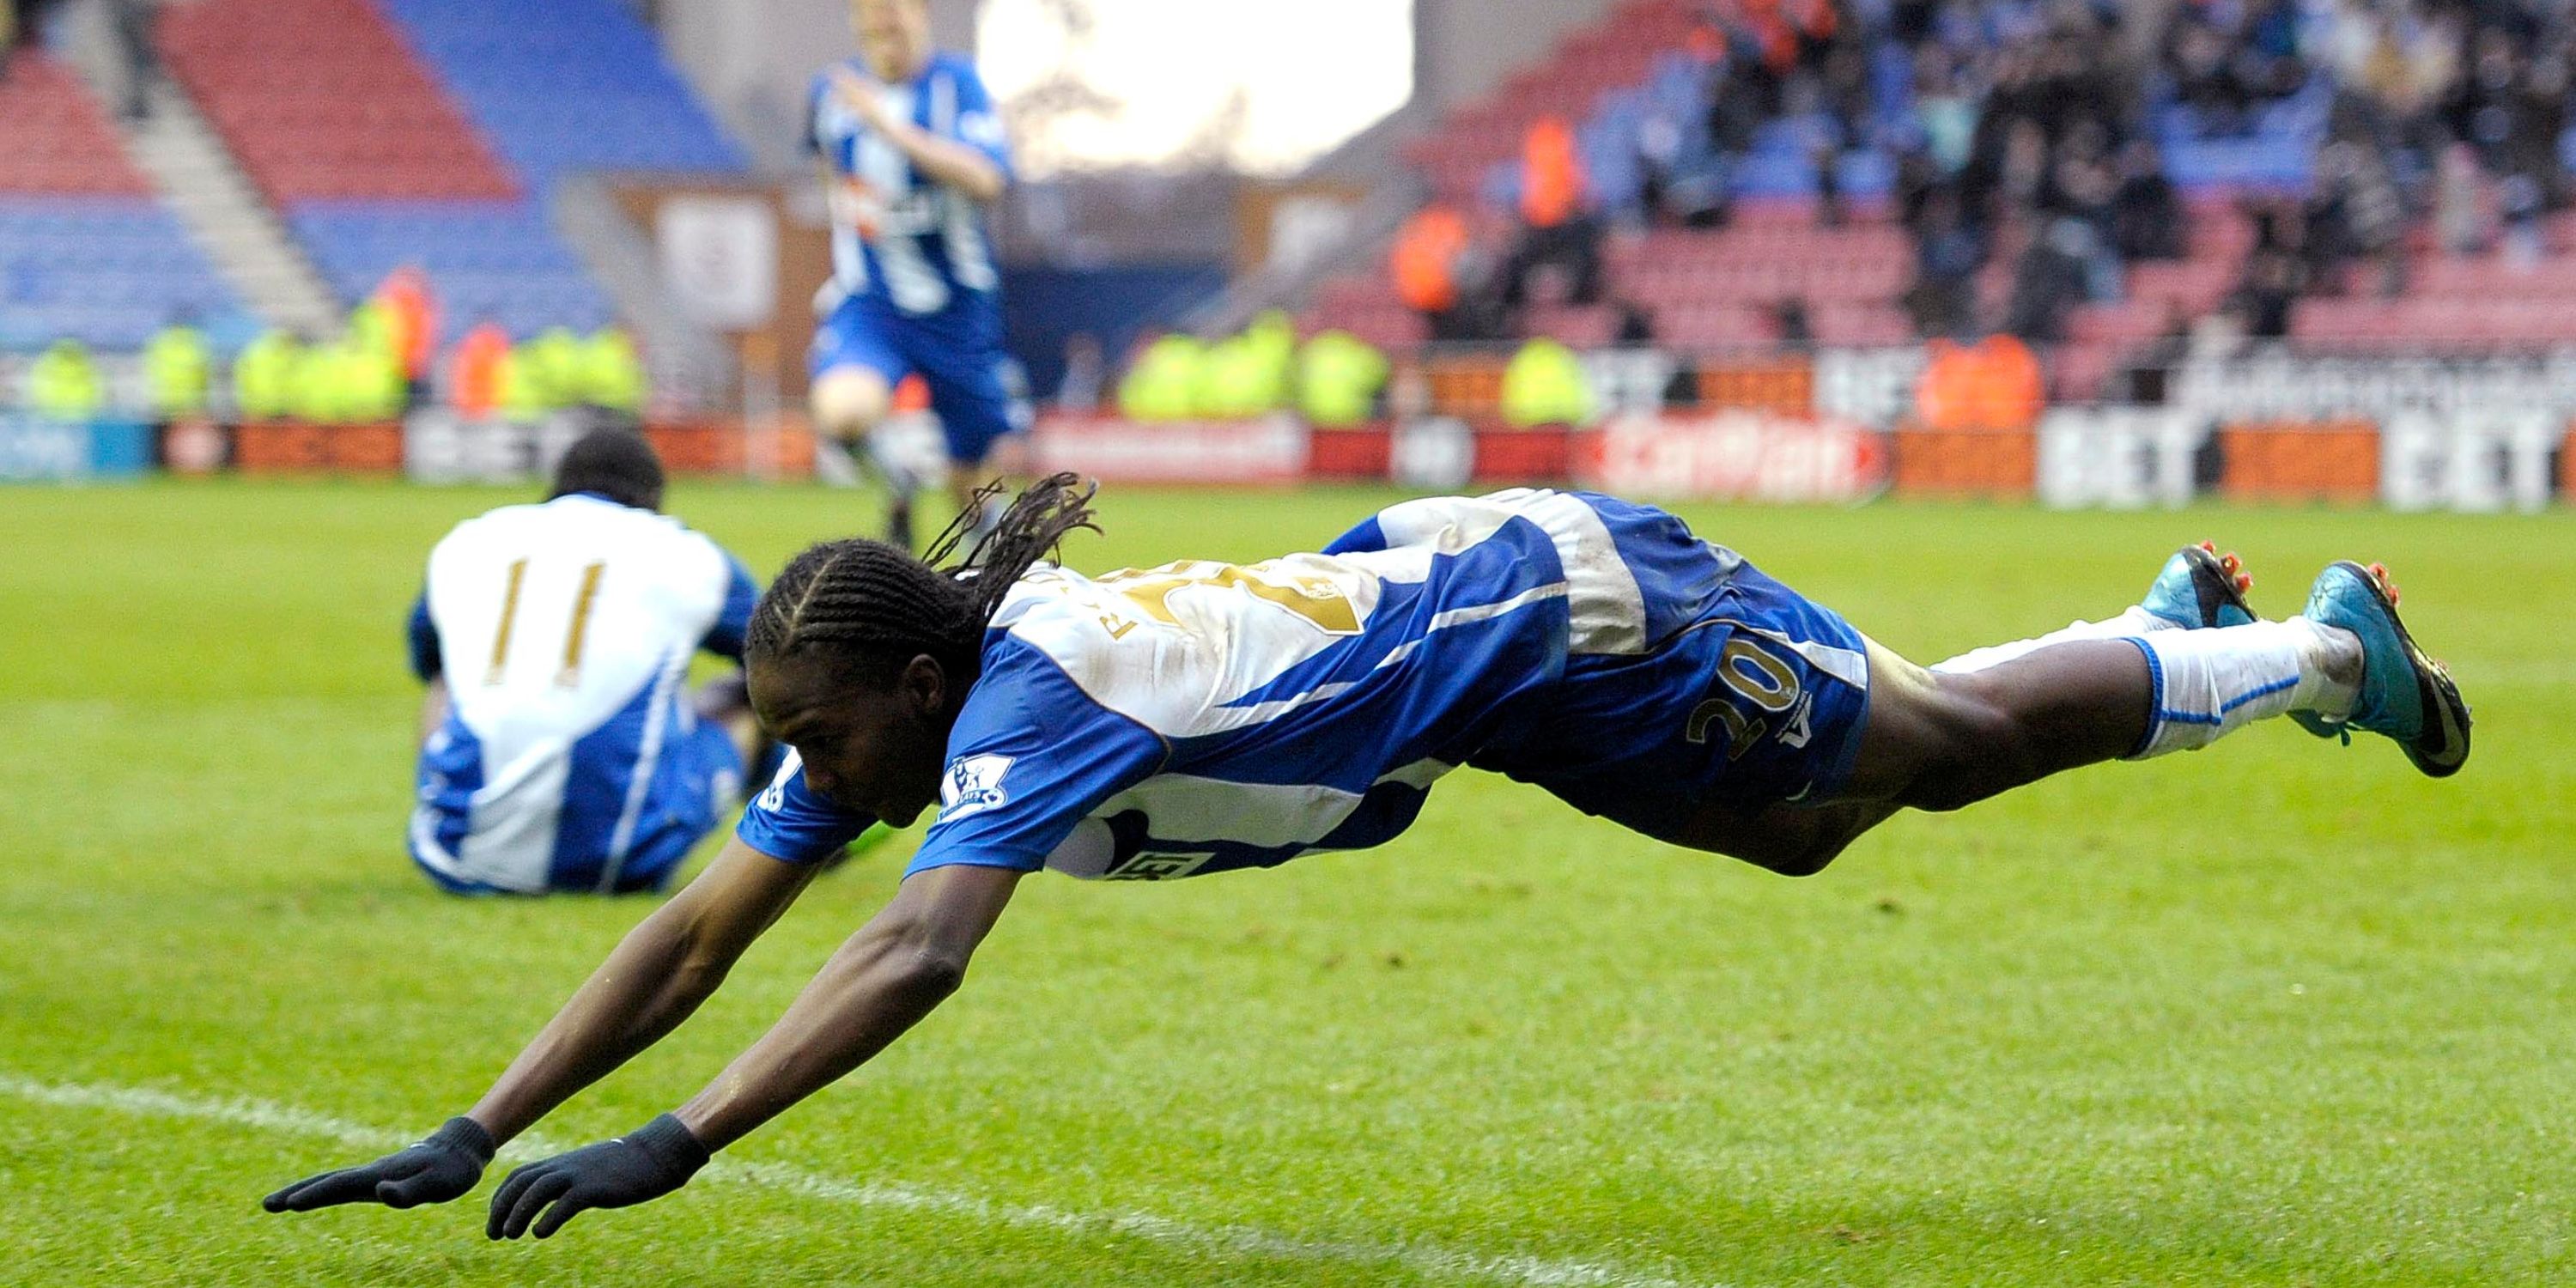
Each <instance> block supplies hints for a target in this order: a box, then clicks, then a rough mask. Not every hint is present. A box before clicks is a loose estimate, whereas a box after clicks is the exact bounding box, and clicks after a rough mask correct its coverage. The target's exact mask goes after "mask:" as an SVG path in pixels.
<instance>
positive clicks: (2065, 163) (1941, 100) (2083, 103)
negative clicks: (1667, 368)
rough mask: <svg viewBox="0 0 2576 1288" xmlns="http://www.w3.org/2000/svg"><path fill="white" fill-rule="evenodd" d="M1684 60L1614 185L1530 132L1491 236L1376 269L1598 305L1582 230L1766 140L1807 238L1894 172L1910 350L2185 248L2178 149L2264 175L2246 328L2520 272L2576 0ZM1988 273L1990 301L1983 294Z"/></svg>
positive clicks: (1650, 104)
mask: <svg viewBox="0 0 2576 1288" xmlns="http://www.w3.org/2000/svg"><path fill="white" fill-rule="evenodd" d="M1689 54H1690V56H1691V59H1692V61H1693V63H1694V64H1695V66H1696V70H1697V73H1698V74H1697V76H1696V79H1695V82H1694V83H1695V85H1696V87H1697V88H1696V92H1695V94H1694V95H1693V96H1691V97H1689V98H1686V99H1678V100H1677V99H1676V98H1674V97H1673V96H1669V95H1651V94H1650V95H1649V96H1648V100H1647V103H1646V107H1645V110H1644V111H1643V113H1642V115H1641V116H1640V117H1639V118H1638V119H1637V120H1636V122H1635V124H1634V126H1633V128H1632V130H1631V137H1630V140H1629V142H1630V144H1631V146H1633V150H1634V163H1635V164H1634V169H1635V172H1636V174H1637V176H1638V181H1637V182H1636V183H1635V184H1634V185H1633V186H1632V187H1631V188H1630V189H1628V190H1626V191H1622V192H1618V193H1614V194H1606V195H1605V194H1604V193H1602V192H1599V191H1595V190H1592V189H1591V188H1589V187H1588V186H1587V185H1586V184H1585V182H1584V176H1583V174H1582V172H1581V168H1580V166H1581V159H1580V158H1579V157H1576V156H1575V155H1574V154H1573V151H1572V147H1571V144H1570V143H1569V142H1567V140H1569V139H1570V138H1571V137H1572V136H1571V132H1570V130H1569V128H1568V124H1567V123H1566V122H1564V121H1557V120H1547V121H1542V122H1540V123H1538V124H1537V125H1535V126H1533V127H1532V129H1531V139H1530V142H1529V144H1528V146H1527V148H1526V155H1525V158H1524V161H1523V165H1522V168H1521V169H1522V177H1521V188H1520V192H1519V198H1518V203H1517V204H1518V207H1519V208H1518V209H1517V210H1514V211H1513V212H1512V213H1513V214H1514V215H1515V216H1516V218H1515V219H1514V220H1512V223H1513V224H1514V227H1513V229H1512V231H1510V232H1508V233H1504V234H1501V235H1498V236H1494V237H1490V238H1488V239H1486V242H1484V243H1479V242H1477V241H1475V240H1472V239H1469V238H1467V237H1465V236H1464V235H1463V234H1462V231H1461V229H1462V228H1463V226H1464V224H1463V222H1462V221H1461V220H1460V218H1459V216H1458V215H1457V214H1456V213H1455V212H1450V211H1438V212H1435V213H1434V214H1433V215H1432V216H1431V218H1430V221H1429V222H1428V223H1426V224H1424V225H1421V226H1418V227H1416V228H1415V229H1412V230H1409V232H1408V234H1407V241H1406V243H1405V246H1404V248H1402V249H1400V250H1399V254H1398V266H1397V274H1398V278H1399V283H1400V285H1401V286H1402V287H1403V288H1404V293H1405V294H1406V297H1407V299H1408V301H1410V302H1413V303H1414V304H1415V306H1416V307H1417V308H1420V309H1422V311H1423V312H1425V313H1426V314H1427V315H1429V316H1430V317H1431V319H1432V322H1433V331H1434V335H1435V337H1436V338H1440V339H1475V338H1499V337H1504V336H1508V335H1511V334H1515V333H1516V332H1517V331H1519V330H1520V329H1522V326H1523V306H1524V304H1525V303H1526V302H1527V301H1529V300H1530V299H1532V298H1533V289H1532V285H1531V284H1532V280H1533V277H1534V276H1536V275H1546V274H1550V273H1551V272H1553V273H1555V274H1556V276H1557V277H1558V279H1559V280H1558V281H1556V282H1555V283H1554V284H1552V285H1548V286H1546V287H1545V288H1544V292H1543V293H1544V294H1545V295H1546V296H1547V297H1548V298H1556V299H1568V300H1571V301H1573V302H1576V303H1590V302H1593V301H1596V300H1601V299H1604V298H1609V297H1608V295H1607V288H1606V287H1605V285H1604V283H1603V282H1602V280H1601V272H1600V253H1599V241H1600V238H1601V236H1602V235H1603V231H1602V230H1603V229H1604V228H1605V227H1608V228H1614V229H1615V228H1617V227H1619V226H1622V225H1625V226H1637V225H1645V226H1672V227H1685V228H1719V227H1723V226H1725V225H1726V224H1727V223H1728V222H1729V219H1730V203H1731V200H1732V197H1731V193H1732V190H1733V188H1734V187H1735V186H1736V185H1735V184H1734V183H1733V179H1734V177H1735V176H1736V175H1737V173H1738V170H1739V167H1741V166H1743V165H1744V164H1746V162H1747V158H1748V156H1749V155H1750V154H1751V153H1753V152H1754V151H1755V150H1756V149H1757V147H1767V148H1769V149H1770V150H1771V151H1772V152H1774V153H1776V152H1777V151H1778V150H1779V149H1780V148H1781V146H1782V143H1781V140H1782V139H1783V138H1784V137H1786V138H1791V139H1795V140H1799V141H1800V142H1798V143H1795V144H1792V145H1790V146H1793V147H1804V148H1805V149H1806V150H1807V153H1808V157H1809V159H1810V161H1811V162H1812V168H1813V172H1814V195H1815V200H1816V208H1817V218H1818V220H1819V222H1820V223H1822V224H1825V225H1828V226H1830V225H1833V224H1836V223H1839V222H1841V221H1843V220H1844V219H1845V218H1846V217H1847V210H1848V205H1849V202H1850V201H1851V197H1850V195H1849V194H1848V193H1846V192H1845V191H1844V187H1845V185H1844V183H1843V182H1842V181H1841V177H1840V176H1841V175H1842V174H1844V173H1845V172H1846V171H1847V170H1848V169H1849V167H1850V165H1851V162H1852V160H1853V159H1854V157H1855V156H1856V155H1858V156H1860V157H1861V158H1863V159H1872V160H1875V161H1876V162H1877V163H1878V164H1879V167H1880V172H1881V173H1889V174H1892V179H1891V181H1890V182H1889V183H1888V185H1887V187H1888V192H1887V196H1886V199H1887V200H1888V202H1889V203H1890V205H1891V206H1892V215H1893V217H1894V218H1895V219H1896V220H1898V221H1899V222H1900V223H1901V224H1902V225H1903V227H1904V228H1906V229H1907V230H1908V232H1909V233H1910V234H1911V239H1912V244H1913V246H1914V248H1915V260H1916V263H1915V276H1914V280H1913V283H1912V286H1911V287H1910V289H1908V290H1907V292H1906V293H1905V296H1904V298H1903V300H1902V303H1903V305H1904V306H1905V308H1906V311H1907V312H1908V314H1909V315H1910V316H1911V318H1912V320H1913V322H1914V324H1915V327H1916V329H1917V330H1918V331H1919V333H1920V334H1921V335H1923V336H1924V337H1926V338H1933V337H1968V336H1974V335H1980V334H1985V333H1989V332H1995V331H2001V332H2005V333H2009V334H2012V335H2014V336H2016V337H2018V338H2020V339H2022V340H2025V341H2027V342H2031V343H2034V344H2042V345H2045V344H2049V343H2053V342H2056V341H2059V340H2062V339H2063V338H2064V337H2065V332H2066V325H2067V319H2068V315H2069V313H2070V311H2071V310H2072V309H2073V308H2074V307H2075V306H2077V305H2079V304H2082V303H2085V302H2088V301H2093V302H2107V301H2113V300H2117V299H2119V298H2120V297H2121V296H2122V293H2123V289H2124V284H2125V281H2126V278H2127V272H2126V270H2127V268H2128V266H2130V265H2134V264H2137V263H2141V262H2146V261H2154V260H2171V259H2178V258H2182V257H2184V256H2185V255H2186V254H2188V253H2189V252H2190V250H2191V245H2190V241H2189V232H2190V229H2191V227H2192V223H2193V220H2192V217H2191V215H2190V212H2189V210H2188V208H2187V206H2186V201H2185V194H2184V191H2183V189H2182V188H2181V187H2180V186H2179V185H2178V184H2177V182H2176V178H2175V173H2174V169H2173V167H2172V164H2171V161H2172V157H2171V153H2172V152H2173V151H2174V150H2175V149H2177V148H2181V149H2191V148H2205V147H2206V145H2209V144H2212V143H2217V144H2221V145H2231V144H2236V145H2243V146H2244V147H2246V148H2250V149H2253V150H2254V151H2255V152H2256V153H2257V154H2268V155H2270V156H2271V157H2272V158H2273V159H2275V160H2282V159H2286V161H2287V162H2288V165H2287V166H2286V168H2285V169H2278V170H2275V171H2272V172H2267V174H2266V175H2265V176H2262V177H2259V178H2257V179H2256V180H2254V181H2252V182H2242V183H2238V184H2236V185H2234V187H2235V191H2236V192H2237V196H2236V198H2235V200H2236V201H2237V202H2238V203H2239V204H2240V205H2241V206H2242V208H2243V209H2242V212H2241V215H2240V216H2239V217H2240V218H2243V219H2244V220H2246V222H2247V223H2248V224H2249V225H2250V227H2251V228H2252V230H2253V234H2254V235H2253V239H2252V245H2251V248H2250V250H2249V251H2248V252H2247V253H2246V255H2245V257H2244V259H2243V261H2242V263H2241V266H2240V267H2239V269H2238V272H2239V274H2240V276H2239V279H2238V281H2237V283H2236V285H2235V288H2234V289H2233V290H2232V291H2230V292H2229V293H2228V294H2227V295H2226V297H2225V299H2224V301H2223V303H2222V304H2221V306H2220V308H2219V309H2218V311H2217V314H2216V315H2215V316H2216V318H2217V320H2218V324H2219V326H2220V328H2221V329H2222V330H2233V331H2234V332H2236V333H2240V334H2244V335H2249V336H2255V337H2268V336H2279V335H2282V334H2284V333H2285V332H2286V329H2287V326H2288V321H2289V316H2290V312H2291V305H2292V303H2293V302H2294V301H2296V300H2297V299H2299V298H2301V297H2305V296H2313V295H2337V294H2366V295H2394V294H2396V293H2399V292H2401V291H2403V290H2404V289H2405V285H2406V264H2407V251H2408V249H2409V245H2410V240H2411V241H2413V242H2415V243H2417V244H2423V243H2426V242H2428V241H2429V243H2430V244H2431V245H2433V246H2436V247H2438V248H2439V249H2441V250H2442V251H2445V252H2449V253H2456V254H2477V253H2486V252H2491V251H2497V250H2501V251H2502V252H2503V253H2505V254H2506V255H2508V256H2512V257H2520V258H2525V259H2528V258H2536V257H2537V256H2539V255H2540V254H2542V253H2543V250H2544V239H2543V228H2544V221H2543V217H2544V216H2545V215H2546V214H2547V213H2548V212H2550V211H2552V210H2555V209H2557V208H2560V207H2561V206H2563V205H2565V204H2566V203H2567V201H2568V200H2569V197H2570V195H2571V194H2570V191H2569V184H2568V182H2567V178H2566V171H2567V164H2566V159H2565V158H2566V157H2567V155H2568V153H2569V152H2570V150H2571V148H2572V147H2576V133H2571V131H2570V129H2569V126H2570V105H2571V100H2570V93H2571V85H2572V84H2576V0H2168V2H2167V3H2165V4H2161V5H2159V4H2152V3H2149V4H2122V3H2116V2H2114V0H1710V2H1709V3H1705V4H1703V5H1702V6H1701V7H1700V10H1699V17H1698V19H1697V25H1696V29H1695V30H1694V31H1693V33H1692V35H1691V38H1690V44H1689ZM1560 154H1561V155H1562V164H1560V163H1559V161H1558V158H1559V156H1560ZM1871 154H1874V157H1872V156H1871ZM1543 165H1544V166H1547V167H1548V168H1547V169H1544V170H1543V169H1542V168H1541V167H1542V166H1543ZM1569 165H1570V166H1572V167H1573V178H1572V184H1573V187H1572V189H1571V196H1570V197H1569V196H1568V195H1567V194H1568V188H1567V183H1566V178H1565V175H1564V173H1563V172H1564V171H1565V169H1566V168H1567V166H1569ZM2285 174H2286V175H2291V176H2296V177H2295V178H2284V177H2283V176H2284V175H2285ZM1533 194H1536V195H1535V196H1534V195H1533ZM1408 257H1409V262H1408ZM1434 263H1436V264H1437V265H1438V266H1439V271H1436V272H1435V271H1431V270H1430V269H1428V268H1426V267H1425V265H1427V264H1434ZM1998 264H2000V265H2004V266H2007V267H2005V268H1996V269H1993V270H1992V272H1991V273H1990V271H1989V270H1990V266H1994V265H1998ZM1996 275H2000V276H2003V277H2004V278H2005V279H2006V282H2005V283H2004V284H2005V285H2007V286H2008V289H2006V290H2003V291H2002V292H2000V295H1999V296H1998V295H1997V294H1996V293H1994V292H1991V291H1987V292H1981V291H1980V290H1979V281H1980V278H1981V277H1992V276H1996ZM1611 302H1612V303H1613V304H1618V303H1619V302H1618V301H1616V300H1615V299H1612V300H1611ZM1621 307H1622V308H1623V310H1624V311H1626V312H1630V313H1633V312H1634V311H1633V310H1625V307H1624V306H1621ZM1780 307H1781V309H1782V310H1784V311H1786V310H1791V309H1795V310H1797V312H1798V313H1799V314H1800V315H1803V309H1802V308H1800V307H1799V302H1798V301H1794V300H1791V301H1783V302H1781V306H1780ZM2201 321H2202V320H2201V319H2193V318H2176V319H2174V326H2175V327H2176V328H2177V329H2180V328H2186V327H2190V326H2195V325H2198V324H2199V323H2200V322H2201ZM1628 329H1635V328H1633V327H1631V328H1628Z"/></svg>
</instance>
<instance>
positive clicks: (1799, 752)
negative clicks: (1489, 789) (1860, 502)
mask: <svg viewBox="0 0 2576 1288" xmlns="http://www.w3.org/2000/svg"><path fill="white" fill-rule="evenodd" d="M1868 723H1869V659H1868V653H1867V650H1866V648H1865V646H1864V644H1863V642H1862V639H1861V635H1860V632H1858V631H1855V630H1853V629H1852V628H1851V624H1850V623H1848V622H1845V621H1844V620H1843V619H1842V617H1841V616H1840V615H1838V614H1836V613H1835V612H1834V611H1833V610H1832V609H1829V608H1826V607H1825V606H1823V605H1822V604H1818V603H1815V602H1814V601H1812V600H1809V599H1808V598H1806V597H1805V596H1803V595H1800V594H1799V593H1798V592H1796V591H1794V590H1791V589H1789V588H1788V587H1787V586H1784V585H1782V584H1780V583H1779V582H1777V581H1774V580H1772V579H1771V578H1770V577H1767V576H1765V575H1763V574H1762V573H1761V572H1760V571H1758V570H1756V569H1755V568H1754V567H1753V566H1752V565H1751V564H1745V565H1743V566H1742V567H1740V568H1738V569H1737V570H1736V571H1735V573H1734V575H1733V576H1732V577H1731V578H1730V579H1729V580H1728V582H1727V584H1726V586H1725V588H1724V589H1722V590H1721V591H1719V592H1718V594H1717V596H1716V597H1715V598H1714V599H1713V600H1712V601H1711V602H1710V603H1709V604H1708V605H1707V607H1705V608H1704V609H1703V610H1702V611H1701V612H1700V613H1699V614H1698V615H1697V616H1696V617H1695V618H1694V619H1693V620H1692V621H1691V622H1690V623H1689V624H1688V625H1686V626H1684V627H1683V628H1682V629H1681V630H1680V631H1679V632H1677V633H1676V634H1674V635H1672V636H1670V637H1668V638H1667V639H1666V640H1665V641H1664V643H1663V644H1662V645H1661V646H1660V647H1658V648H1656V649H1655V650H1654V651H1652V652H1649V653H1646V654H1643V655H1638V656H1627V657H1621V656H1582V657H1574V658H1570V659H1568V660H1567V662H1566V674H1565V679H1564V681H1563V682H1562V683H1561V684H1559V685H1558V686H1556V688H1555V691H1554V692H1553V693H1552V694H1551V695H1550V697H1549V701H1548V702H1547V704H1546V705H1545V707H1544V709H1543V713H1542V714H1541V715H1540V716H1539V718H1538V719H1537V721H1536V722H1535V725H1534V726H1533V727H1529V728H1525V729H1524V730H1522V731H1520V732H1519V733H1518V734H1517V735H1516V737H1515V741H1516V742H1519V743H1521V744H1523V745H1525V746H1529V747H1532V748H1546V747H1555V748H1560V749H1562V750H1559V751H1556V752H1554V753H1552V754H1550V755H1548V757H1547V759H1548V760H1550V761H1552V762H1553V763H1547V764H1535V763H1526V762H1525V764H1524V765H1521V766H1513V765H1495V766H1491V767H1494V768H1500V769H1502V770H1503V772H1506V773H1509V774H1511V775H1512V776H1513V777H1515V778H1519V779H1522V780H1523V781H1526V782H1530V783H1534V784H1536V785H1538V786H1540V787H1544V788H1546V789H1547V790H1548V791H1550V792H1552V793H1554V794H1555V795H1556V796H1557V797H1558V798H1559V799H1561V800H1563V801H1565V802H1566V803H1567V804H1570V805H1572V806H1574V807H1575V808H1576V809H1579V810H1582V811H1583V812H1584V813H1587V814H1596V815H1599V816H1601V817H1603V818H1607V819H1610V820H1612V821H1614V822H1617V823H1621V824H1624V825H1626V826H1628V827H1630V828H1632V829H1634V830H1636V831H1639V832H1643V833H1645V834H1647V835H1648V836H1653V837H1657V838H1659V839H1665V840H1670V839H1674V838H1676V837H1677V836H1679V835H1680V834H1681V832H1682V829H1683V826H1684V824H1686V823H1688V822H1689V820H1690V819H1691V817H1692V816H1693V815H1694V814H1695V813H1696V812H1698V810H1699V809H1700V807H1702V806H1703V805H1709V804H1715V805H1721V806H1724V807H1726V808H1729V809H1733V810H1737V811H1741V812H1744V813H1753V812H1756V811H1759V810H1762V809H1765V808H1768V807H1770V806H1773V805H1783V804H1786V805H1822V804H1825V803H1827V802H1829V801H1831V800H1832V799H1833V798H1834V797H1835V796H1836V794H1838V793H1840V792H1841V791H1842V789H1843V786H1844V784H1845V783H1846V782H1847V781H1848V780H1849V779H1850V777H1851V769H1852V761H1853V760H1854V759H1855V758H1856V757H1857V756H1858V755H1859V754H1860V741H1861V730H1862V729H1863V728H1864V727H1865V726H1866V725H1867V724H1868ZM1479 759H1480V760H1481V759H1482V758H1481V757H1480V758H1479Z"/></svg>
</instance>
